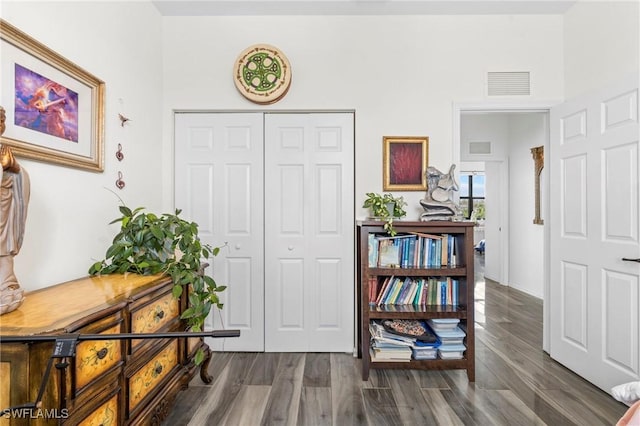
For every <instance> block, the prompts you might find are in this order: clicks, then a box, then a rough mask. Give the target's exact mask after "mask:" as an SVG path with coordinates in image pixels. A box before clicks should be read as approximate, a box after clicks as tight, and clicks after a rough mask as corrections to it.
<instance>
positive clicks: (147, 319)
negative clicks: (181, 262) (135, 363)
mask: <svg viewBox="0 0 640 426" xmlns="http://www.w3.org/2000/svg"><path fill="white" fill-rule="evenodd" d="M179 314H180V303H179V301H178V299H176V298H175V297H173V294H172V293H171V292H169V293H165V294H163V295H161V296H160V297H158V298H157V299H155V300H152V301H151V302H149V303H148V304H146V305H144V306H143V307H141V308H139V309H137V310H135V311H132V312H131V332H132V333H153V332H156V331H158V330H160V329H161V328H163V327H164V326H165V325H167V324H168V323H170V322H171V321H174V320H175V319H176V318H178V315H179ZM140 343H142V339H137V340H132V341H131V347H132V348H135V347H136V346H138V345H139V344H140Z"/></svg>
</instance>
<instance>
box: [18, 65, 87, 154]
mask: <svg viewBox="0 0 640 426" xmlns="http://www.w3.org/2000/svg"><path fill="white" fill-rule="evenodd" d="M15 65H16V69H15V76H16V87H15V93H16V107H15V125H16V126H20V127H25V128H27V129H31V130H36V131H38V132H42V133H46V134H48V135H51V136H56V137H59V138H62V139H65V140H68V141H71V142H78V94H77V93H76V92H74V91H72V90H70V89H67V88H66V87H64V86H63V85H61V84H59V83H56V82H55V81H51V80H49V79H48V78H46V77H43V76H41V75H40V74H38V73H36V72H34V71H31V70H30V69H28V68H25V67H22V66H20V65H18V64H15Z"/></svg>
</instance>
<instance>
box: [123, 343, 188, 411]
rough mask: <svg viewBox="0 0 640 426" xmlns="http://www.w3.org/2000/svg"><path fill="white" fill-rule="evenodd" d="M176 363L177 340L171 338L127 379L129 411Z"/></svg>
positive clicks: (151, 390)
mask: <svg viewBox="0 0 640 426" xmlns="http://www.w3.org/2000/svg"><path fill="white" fill-rule="evenodd" d="M176 365H178V340H177V339H172V340H171V341H170V342H169V343H168V344H167V346H165V347H164V349H162V350H161V351H160V352H159V353H158V354H157V355H156V356H154V357H153V358H152V359H151V360H150V361H149V362H147V363H146V364H145V365H144V366H143V367H142V368H140V369H139V370H138V371H137V372H136V373H134V374H133V375H132V376H131V377H130V378H129V380H128V385H129V386H128V387H127V388H128V389H129V395H128V396H129V398H128V399H129V413H131V412H132V411H133V410H134V409H135V408H136V407H137V406H138V404H139V403H140V402H141V401H142V400H143V399H144V398H145V397H146V396H147V395H149V394H150V393H152V392H153V390H154V389H155V388H156V386H158V384H160V383H161V382H162V381H163V379H164V378H165V377H167V376H168V375H169V374H170V372H171V370H172V369H173V368H174V367H175V366H176Z"/></svg>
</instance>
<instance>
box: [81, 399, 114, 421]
mask: <svg viewBox="0 0 640 426" xmlns="http://www.w3.org/2000/svg"><path fill="white" fill-rule="evenodd" d="M118 419H119V411H118V394H116V395H114V396H113V397H111V398H110V399H108V400H107V401H106V402H105V403H104V404H102V405H101V406H99V407H98V408H96V409H95V411H94V412H93V413H91V414H89V416H87V417H86V418H85V419H84V420H82V421H81V422H80V423H78V426H117V424H118Z"/></svg>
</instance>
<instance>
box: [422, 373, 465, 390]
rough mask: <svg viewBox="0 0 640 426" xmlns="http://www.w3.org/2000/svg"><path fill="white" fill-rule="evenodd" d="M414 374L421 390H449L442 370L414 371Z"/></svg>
mask: <svg viewBox="0 0 640 426" xmlns="http://www.w3.org/2000/svg"><path fill="white" fill-rule="evenodd" d="M412 373H413V378H414V380H415V381H416V383H417V384H418V387H420V388H423V389H425V388H426V389H449V384H448V383H447V381H446V380H445V378H444V376H443V375H442V372H441V371H440V370H413V371H412ZM476 374H477V373H476ZM476 380H477V377H476Z"/></svg>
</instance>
